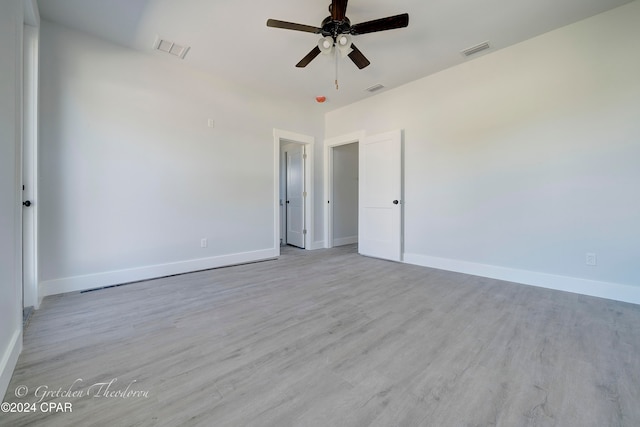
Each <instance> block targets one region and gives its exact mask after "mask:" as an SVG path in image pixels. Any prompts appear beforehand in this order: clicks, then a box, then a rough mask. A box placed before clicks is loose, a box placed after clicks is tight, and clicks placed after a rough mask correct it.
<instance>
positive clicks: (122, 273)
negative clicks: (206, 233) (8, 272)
mask: <svg viewBox="0 0 640 427" xmlns="http://www.w3.org/2000/svg"><path fill="white" fill-rule="evenodd" d="M279 255H280V248H272V249H264V250H260V251H253V252H242V253H237V254H229V255H221V256H215V257H210V258H200V259H194V260H188V261H179V262H173V263H169V264H158V265H150V266H146V267H139V268H130V269H126V270H117V271H105V272H102V273H96V274H87V275H84V276H73V277H65V278H62V279H55V280H46V281H43V282H41V283H40V292H39V295H40V296H42V297H46V296H48V295H56V294H63V293H66V292H75V291H86V290H89V289H95V288H101V287H104V286H113V285H119V284H122V283H129V282H137V281H140V280H149V279H155V278H158V277H165V276H172V275H174V274H182V273H189V272H192V271H199V270H208V269H211V268H218V267H226V266H230V265H236V264H244V263H247V262H255V261H263V260H267V259H273V258H277V257H278V256H279Z"/></svg>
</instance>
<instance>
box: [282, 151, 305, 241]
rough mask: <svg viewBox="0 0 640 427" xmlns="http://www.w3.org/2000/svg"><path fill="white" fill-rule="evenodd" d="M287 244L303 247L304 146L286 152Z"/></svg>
mask: <svg viewBox="0 0 640 427" xmlns="http://www.w3.org/2000/svg"><path fill="white" fill-rule="evenodd" d="M286 162H287V163H286V168H287V190H286V191H287V195H286V210H287V244H290V245H294V246H297V247H299V248H304V247H305V222H304V218H305V215H304V205H305V203H304V192H305V188H304V163H305V162H304V145H300V144H292V145H291V148H288V149H287V151H286Z"/></svg>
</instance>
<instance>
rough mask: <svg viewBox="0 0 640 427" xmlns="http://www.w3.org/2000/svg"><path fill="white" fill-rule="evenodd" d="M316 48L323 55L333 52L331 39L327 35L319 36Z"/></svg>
mask: <svg viewBox="0 0 640 427" xmlns="http://www.w3.org/2000/svg"><path fill="white" fill-rule="evenodd" d="M318 48H320V52H322V53H323V54H324V55H329V54H330V53H331V52H333V39H332V38H331V37H329V36H327V37H323V38H321V39H320V40H319V41H318Z"/></svg>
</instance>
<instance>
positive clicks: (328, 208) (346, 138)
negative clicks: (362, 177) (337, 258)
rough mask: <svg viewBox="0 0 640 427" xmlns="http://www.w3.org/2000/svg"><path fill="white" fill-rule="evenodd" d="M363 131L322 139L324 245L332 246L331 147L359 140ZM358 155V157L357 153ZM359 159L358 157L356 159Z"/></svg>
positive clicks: (326, 246) (362, 137)
mask: <svg viewBox="0 0 640 427" xmlns="http://www.w3.org/2000/svg"><path fill="white" fill-rule="evenodd" d="M365 136H366V135H365V131H364V130H361V131H358V132H352V133H349V134H346V135H340V136H336V137H334V138H329V139H325V140H324V200H323V203H324V247H325V248H332V247H333V206H332V200H333V149H334V148H335V147H339V146H341V145H347V144H353V143H356V142H358V143H359V142H360V141H361V140H362V139H364V137H365ZM358 157H360V156H359V155H358ZM359 160H360V159H359V158H358V161H359Z"/></svg>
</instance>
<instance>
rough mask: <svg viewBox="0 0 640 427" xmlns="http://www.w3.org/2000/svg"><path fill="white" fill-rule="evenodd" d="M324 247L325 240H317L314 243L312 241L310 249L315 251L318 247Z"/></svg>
mask: <svg viewBox="0 0 640 427" xmlns="http://www.w3.org/2000/svg"><path fill="white" fill-rule="evenodd" d="M323 248H324V240H317V241H315V242H313V243H311V246H309V248H308V249H309V250H311V251H315V250H316V249H323Z"/></svg>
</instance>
